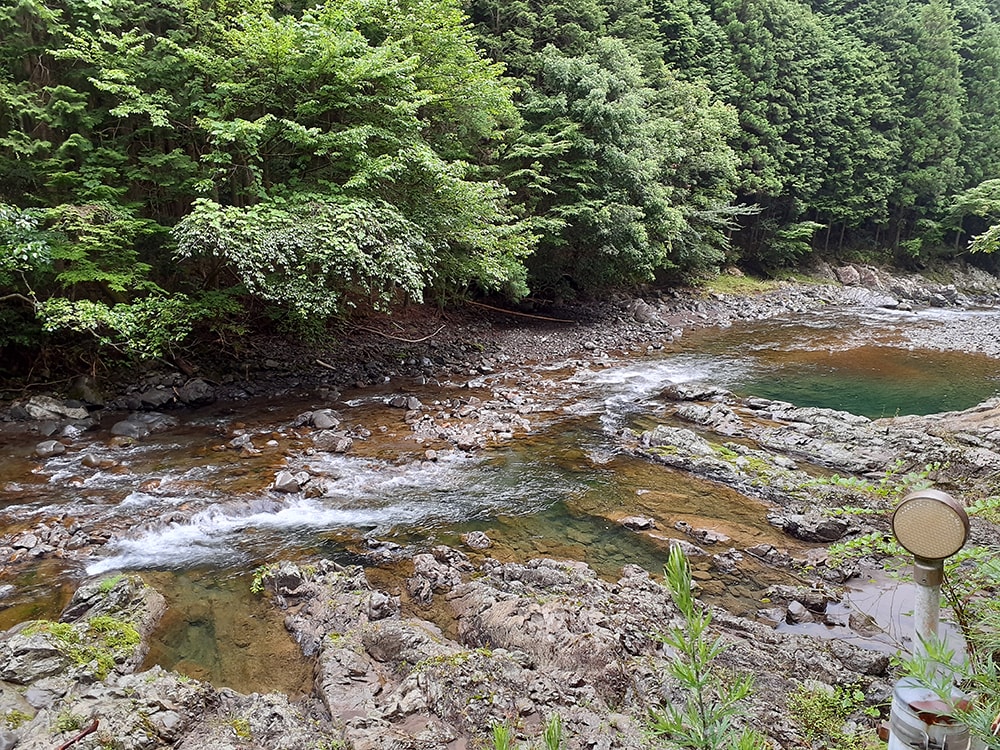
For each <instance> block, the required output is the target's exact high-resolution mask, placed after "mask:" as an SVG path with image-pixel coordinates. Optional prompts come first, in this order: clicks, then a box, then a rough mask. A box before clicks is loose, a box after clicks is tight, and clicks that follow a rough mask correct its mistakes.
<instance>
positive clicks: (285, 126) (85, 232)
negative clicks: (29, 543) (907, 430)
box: [0, 0, 1000, 363]
mask: <svg viewBox="0 0 1000 750" xmlns="http://www.w3.org/2000/svg"><path fill="white" fill-rule="evenodd" d="M0 40H2V41H0V348H2V352H3V354H4V355H5V356H3V357H0V361H5V362H8V363H11V362H13V361H14V356H13V355H14V354H15V353H17V352H30V351H32V350H34V349H37V347H38V346H39V345H40V344H44V342H45V341H46V338H45V337H46V336H50V335H51V333H52V332H54V331H57V330H61V331H65V330H67V329H68V330H73V331H79V332H84V333H86V334H87V335H93V336H96V340H97V341H99V342H101V343H102V344H104V345H106V346H114V347H118V348H119V349H121V350H123V351H126V352H131V353H134V354H139V355H141V356H150V355H163V354H165V353H168V352H169V351H170V349H171V348H172V347H174V346H176V345H177V344H178V343H180V342H183V341H184V340H185V338H186V337H188V336H189V335H190V334H191V333H192V332H194V331H196V330H203V331H212V330H214V331H216V332H219V331H222V330H229V329H232V328H233V327H234V326H240V325H244V324H245V323H246V321H247V320H249V317H248V316H247V315H246V314H245V313H246V311H248V310H257V311H260V310H266V311H269V314H268V316H265V317H266V318H267V319H270V320H274V319H276V318H278V317H281V318H284V319H285V320H287V321H290V322H291V323H292V324H293V325H294V326H297V327H298V328H299V329H300V330H307V331H313V332H319V331H322V330H323V328H324V326H325V324H326V322H327V321H329V320H330V319H331V318H334V317H337V316H342V315H345V314H347V313H348V312H349V311H350V310H352V309H354V308H357V307H361V308H369V307H373V306H374V307H389V306H391V305H393V304H394V303H397V302H399V301H402V300H406V299H412V300H420V299H425V298H427V296H428V295H431V296H432V297H433V298H434V299H436V300H446V299H448V298H449V297H450V296H452V295H456V294H458V295H461V294H470V293H472V294H483V293H499V294H502V295H506V296H508V297H510V298H514V299H516V298H518V297H521V296H524V295H525V294H527V293H528V292H529V291H531V292H533V293H536V294H539V295H546V296H564V295H566V294H576V293H585V294H592V293H596V292H600V291H601V290H603V289H606V288H608V287H609V286H616V285H623V284H634V283H637V282H644V281H649V280H653V279H657V278H659V279H660V280H664V281H670V280H677V279H683V278H685V277H688V276H690V275H691V274H697V273H701V272H704V271H710V270H711V269H713V268H717V267H719V266H721V265H724V264H729V263H741V264H743V265H746V266H749V267H751V268H756V269H759V270H765V271H769V270H773V269H777V268H780V267H783V266H788V265H792V264H795V263H797V262H799V261H800V260H802V259H803V258H804V257H806V256H807V255H809V254H810V253H812V252H816V251H819V252H825V253H828V254H836V253H846V252H848V251H857V250H859V249H860V250H862V251H864V252H866V253H868V254H872V253H877V252H880V251H882V250H886V251H888V252H890V253H895V255H896V257H897V258H898V259H902V260H905V261H907V262H922V261H924V260H925V259H927V258H929V257H933V256H936V255H940V254H944V253H952V254H954V253H964V252H966V251H968V250H972V251H976V252H991V251H992V250H994V249H995V248H996V247H997V245H998V243H1000V226H998V224H1000V210H998V205H1000V199H998V197H997V196H998V188H997V181H998V180H1000V9H998V8H997V6H996V4H995V3H990V2H988V0H766V1H765V0H574V2H568V1H567V0H547V1H546V2H541V0H505V1H504V2H500V0H464V4H461V3H460V2H459V0H325V1H324V2H318V3H313V2H305V1H304V0H289V1H288V2H284V1H283V2H281V3H273V2H271V1H270V0H100V1H98V0H57V2H46V3H42V2H40V0H5V1H4V2H3V3H2V5H0ZM880 249H881V250H880ZM976 257H978V256H976ZM66 340H67V339H66V338H65V337H63V338H62V339H61V341H62V342H65V341H66Z"/></svg>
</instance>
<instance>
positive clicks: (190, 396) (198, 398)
mask: <svg viewBox="0 0 1000 750" xmlns="http://www.w3.org/2000/svg"><path fill="white" fill-rule="evenodd" d="M177 398H178V399H180V400H181V401H182V402H184V403H185V404H187V405H188V406H205V405H206V404H212V403H215V399H216V395H215V388H213V387H212V386H211V385H209V384H208V383H207V382H206V381H205V380H203V379H202V378H193V379H191V380H189V381H187V382H186V383H185V384H184V385H182V386H181V387H180V388H178V389H177Z"/></svg>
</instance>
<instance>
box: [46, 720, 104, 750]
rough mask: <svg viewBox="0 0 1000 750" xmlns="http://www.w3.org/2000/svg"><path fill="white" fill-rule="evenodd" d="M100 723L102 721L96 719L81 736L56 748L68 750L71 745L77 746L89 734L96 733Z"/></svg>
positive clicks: (57, 749)
mask: <svg viewBox="0 0 1000 750" xmlns="http://www.w3.org/2000/svg"><path fill="white" fill-rule="evenodd" d="M99 723H100V721H99V720H98V719H94V722H93V723H92V724H91V725H90V726H89V727H87V728H86V729H84V730H83V731H82V732H80V734H78V735H77V736H76V737H74V738H73V739H71V740H66V742H64V743H62V744H61V745H60V746H59V747H57V748H56V750H66V748H68V747H69V746H70V745H75V744H76V743H77V742H79V741H80V740H82V739H83V738H84V737H86V736H87V735H88V734H92V733H94V732H96V731H97V725H98V724H99Z"/></svg>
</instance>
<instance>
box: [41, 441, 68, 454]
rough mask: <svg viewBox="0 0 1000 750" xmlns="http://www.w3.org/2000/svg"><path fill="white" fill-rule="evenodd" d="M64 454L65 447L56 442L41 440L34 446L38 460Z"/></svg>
mask: <svg viewBox="0 0 1000 750" xmlns="http://www.w3.org/2000/svg"><path fill="white" fill-rule="evenodd" d="M65 452H66V446H65V445H63V444H62V443H60V442H59V441H58V440H43V441H42V442H40V443H39V444H38V445H36V446H35V455H36V456H38V457H39V458H52V457H53V456H61V455H62V454H63V453H65Z"/></svg>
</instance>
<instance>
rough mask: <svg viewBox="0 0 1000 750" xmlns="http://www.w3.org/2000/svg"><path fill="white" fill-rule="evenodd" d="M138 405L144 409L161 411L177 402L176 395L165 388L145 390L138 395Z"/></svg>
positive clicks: (158, 387) (157, 387) (171, 390)
mask: <svg viewBox="0 0 1000 750" xmlns="http://www.w3.org/2000/svg"><path fill="white" fill-rule="evenodd" d="M138 399H139V403H140V404H141V405H142V407H143V408H145V409H162V408H163V407H164V406H168V405H170V404H173V403H174V402H175V401H176V400H177V394H176V393H174V391H173V389H171V388H167V387H166V386H162V385H161V386H156V387H155V388H147V389H146V390H144V391H143V392H142V393H140V394H139V395H138Z"/></svg>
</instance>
